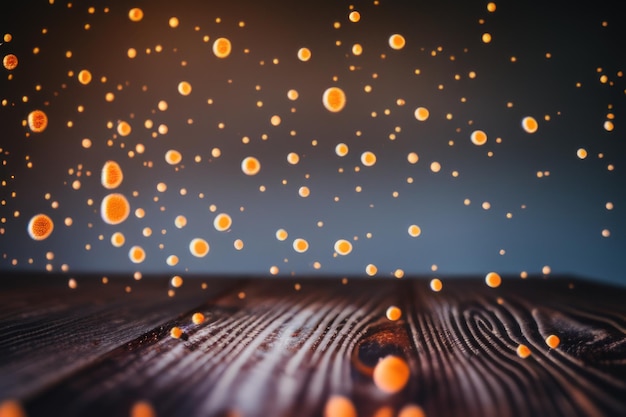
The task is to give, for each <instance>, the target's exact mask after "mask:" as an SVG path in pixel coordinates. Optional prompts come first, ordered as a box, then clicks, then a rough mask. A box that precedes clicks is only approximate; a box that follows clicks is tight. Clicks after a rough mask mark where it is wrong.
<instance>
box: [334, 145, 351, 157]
mask: <svg viewBox="0 0 626 417" xmlns="http://www.w3.org/2000/svg"><path fill="white" fill-rule="evenodd" d="M335 153H336V154H337V156H340V157H344V156H346V155H347V154H348V145H346V144H345V143H339V144H337V146H335Z"/></svg>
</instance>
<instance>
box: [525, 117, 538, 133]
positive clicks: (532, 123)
mask: <svg viewBox="0 0 626 417" xmlns="http://www.w3.org/2000/svg"><path fill="white" fill-rule="evenodd" d="M522 129H524V130H525V131H526V133H535V132H536V131H537V129H539V123H537V120H535V118H534V117H531V116H526V117H524V118H523V119H522Z"/></svg>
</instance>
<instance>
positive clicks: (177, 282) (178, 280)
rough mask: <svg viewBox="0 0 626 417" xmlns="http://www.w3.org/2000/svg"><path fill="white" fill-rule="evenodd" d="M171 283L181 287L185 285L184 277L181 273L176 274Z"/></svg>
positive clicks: (173, 285)
mask: <svg viewBox="0 0 626 417" xmlns="http://www.w3.org/2000/svg"><path fill="white" fill-rule="evenodd" d="M170 285H171V286H172V287H174V288H180V287H181V286H182V285H183V278H182V277H181V276H179V275H174V276H173V277H172V279H171V280H170Z"/></svg>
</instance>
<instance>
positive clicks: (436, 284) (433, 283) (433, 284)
mask: <svg viewBox="0 0 626 417" xmlns="http://www.w3.org/2000/svg"><path fill="white" fill-rule="evenodd" d="M442 288H443V283H442V282H441V280H440V279H439V278H433V279H431V280H430V289H431V290H433V291H434V292H439V291H441V289H442Z"/></svg>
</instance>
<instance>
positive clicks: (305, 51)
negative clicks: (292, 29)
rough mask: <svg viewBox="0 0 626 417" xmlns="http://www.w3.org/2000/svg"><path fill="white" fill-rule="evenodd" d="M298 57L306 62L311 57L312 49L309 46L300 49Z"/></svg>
mask: <svg viewBox="0 0 626 417" xmlns="http://www.w3.org/2000/svg"><path fill="white" fill-rule="evenodd" d="M298 59H299V60H300V61H302V62H306V61H308V60H309V59H311V50H310V49H309V48H300V49H298Z"/></svg>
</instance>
